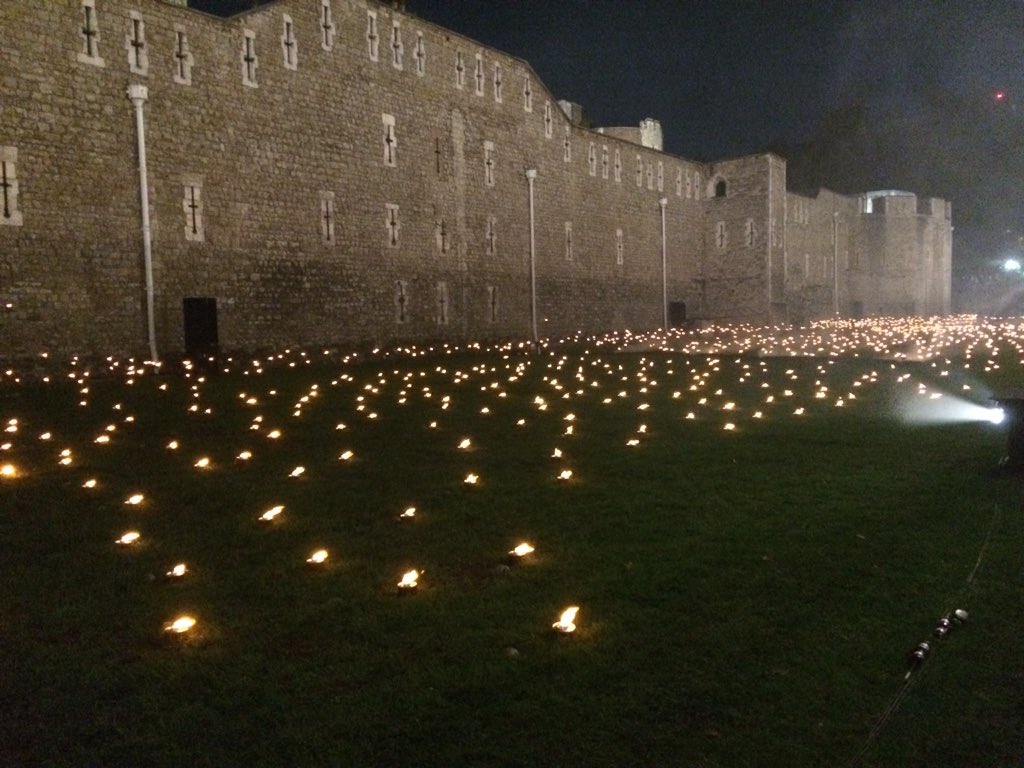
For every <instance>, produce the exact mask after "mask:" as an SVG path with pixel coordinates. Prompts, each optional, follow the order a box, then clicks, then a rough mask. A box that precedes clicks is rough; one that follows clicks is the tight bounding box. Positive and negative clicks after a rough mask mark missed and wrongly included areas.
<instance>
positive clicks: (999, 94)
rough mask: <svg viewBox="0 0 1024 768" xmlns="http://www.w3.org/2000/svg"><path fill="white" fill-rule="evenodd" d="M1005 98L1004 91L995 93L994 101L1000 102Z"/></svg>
mask: <svg viewBox="0 0 1024 768" xmlns="http://www.w3.org/2000/svg"><path fill="white" fill-rule="evenodd" d="M1005 98H1006V91H996V101H1002V100H1003V99H1005Z"/></svg>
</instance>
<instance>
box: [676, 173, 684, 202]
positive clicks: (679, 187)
mask: <svg viewBox="0 0 1024 768" xmlns="http://www.w3.org/2000/svg"><path fill="white" fill-rule="evenodd" d="M682 196H683V169H682V168H677V169H676V197H682Z"/></svg>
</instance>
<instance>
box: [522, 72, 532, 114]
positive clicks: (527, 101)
mask: <svg viewBox="0 0 1024 768" xmlns="http://www.w3.org/2000/svg"><path fill="white" fill-rule="evenodd" d="M523 112H528V113H532V112H533V83H532V82H531V81H530V76H529V75H527V76H526V77H525V78H523Z"/></svg>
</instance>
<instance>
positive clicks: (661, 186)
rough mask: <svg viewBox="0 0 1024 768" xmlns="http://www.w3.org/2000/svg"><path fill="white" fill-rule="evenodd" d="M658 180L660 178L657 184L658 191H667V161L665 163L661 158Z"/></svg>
mask: <svg viewBox="0 0 1024 768" xmlns="http://www.w3.org/2000/svg"><path fill="white" fill-rule="evenodd" d="M657 180H658V183H657V185H656V186H657V187H658V191H659V192H664V191H665V163H663V162H662V161H661V160H659V161H658V170H657Z"/></svg>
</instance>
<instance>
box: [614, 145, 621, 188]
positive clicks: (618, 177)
mask: <svg viewBox="0 0 1024 768" xmlns="http://www.w3.org/2000/svg"><path fill="white" fill-rule="evenodd" d="M615 181H616V183H621V182H622V153H621V152H620V151H619V148H618V147H616V148H615Z"/></svg>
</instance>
